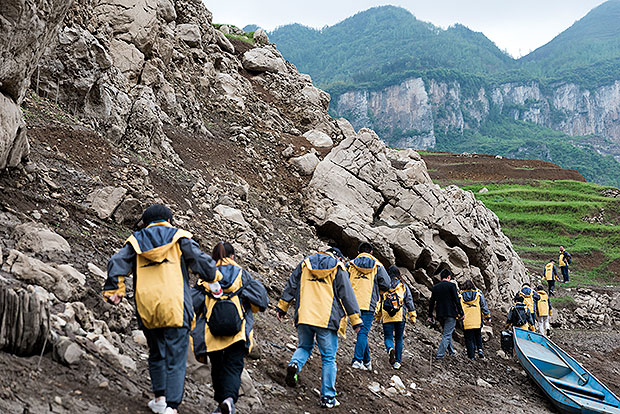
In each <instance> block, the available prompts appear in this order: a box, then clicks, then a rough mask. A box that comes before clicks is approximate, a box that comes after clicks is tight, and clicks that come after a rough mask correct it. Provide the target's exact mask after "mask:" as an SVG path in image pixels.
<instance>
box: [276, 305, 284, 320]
mask: <svg viewBox="0 0 620 414" xmlns="http://www.w3.org/2000/svg"><path fill="white" fill-rule="evenodd" d="M276 317H277V318H278V320H279V321H280V322H282V321H283V320H284V318H285V317H286V313H284V312H282V311H281V310H280V309H277V308H276Z"/></svg>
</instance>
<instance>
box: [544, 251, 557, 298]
mask: <svg viewBox="0 0 620 414" xmlns="http://www.w3.org/2000/svg"><path fill="white" fill-rule="evenodd" d="M542 280H546V281H547V285H548V286H549V296H553V291H554V289H555V281H556V280H558V281H559V280H560V276H559V275H558V269H557V268H556V267H555V260H553V259H551V260H550V261H549V263H547V264H546V265H545V270H544V272H543V277H542Z"/></svg>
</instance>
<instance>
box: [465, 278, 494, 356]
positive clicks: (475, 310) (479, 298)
mask: <svg viewBox="0 0 620 414" xmlns="http://www.w3.org/2000/svg"><path fill="white" fill-rule="evenodd" d="M459 297H460V298H461V307H462V308H463V312H464V314H465V316H464V317H463V331H464V333H465V347H466V348H467V357H468V358H469V359H471V360H474V359H475V356H476V351H478V357H479V358H484V352H483V351H482V325H483V322H482V320H483V318H484V320H486V321H487V322H488V321H490V320H491V312H489V307H488V306H487V302H486V300H485V299H484V295H483V294H482V292H480V291H479V290H478V289H476V286H475V285H474V282H472V281H471V280H467V281H465V283H464V284H463V290H461V293H460V294H459Z"/></svg>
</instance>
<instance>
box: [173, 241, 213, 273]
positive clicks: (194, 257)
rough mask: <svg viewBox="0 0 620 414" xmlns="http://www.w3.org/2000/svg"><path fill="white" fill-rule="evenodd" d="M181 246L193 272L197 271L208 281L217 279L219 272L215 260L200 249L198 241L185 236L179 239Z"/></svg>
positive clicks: (186, 261) (187, 263)
mask: <svg viewBox="0 0 620 414" xmlns="http://www.w3.org/2000/svg"><path fill="white" fill-rule="evenodd" d="M179 246H180V247H181V253H182V254H183V258H184V259H185V264H186V265H187V267H188V268H189V269H190V270H191V271H192V272H193V273H196V274H197V275H198V277H200V278H201V279H202V280H204V281H206V282H212V281H214V280H215V278H216V274H217V268H216V266H215V260H213V259H212V258H211V256H209V255H208V254H206V253H204V252H203V251H202V250H200V247H198V243H196V242H195V241H194V240H192V239H188V238H185V237H183V238H181V239H179Z"/></svg>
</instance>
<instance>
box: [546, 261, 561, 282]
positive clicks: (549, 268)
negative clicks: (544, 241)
mask: <svg viewBox="0 0 620 414" xmlns="http://www.w3.org/2000/svg"><path fill="white" fill-rule="evenodd" d="M543 280H547V281H549V280H560V275H559V274H558V269H556V267H555V264H553V262H549V263H547V264H546V265H545V271H544V273H543Z"/></svg>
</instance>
